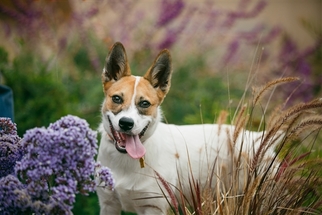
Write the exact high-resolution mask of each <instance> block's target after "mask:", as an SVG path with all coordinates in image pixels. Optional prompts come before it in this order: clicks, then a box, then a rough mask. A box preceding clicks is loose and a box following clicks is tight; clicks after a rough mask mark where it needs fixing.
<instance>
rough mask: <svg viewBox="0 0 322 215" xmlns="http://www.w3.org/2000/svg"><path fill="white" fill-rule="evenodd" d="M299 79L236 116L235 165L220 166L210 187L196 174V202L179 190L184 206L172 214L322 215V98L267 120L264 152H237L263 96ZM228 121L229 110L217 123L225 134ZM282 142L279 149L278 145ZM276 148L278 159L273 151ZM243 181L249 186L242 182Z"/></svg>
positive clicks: (232, 149)
mask: <svg viewBox="0 0 322 215" xmlns="http://www.w3.org/2000/svg"><path fill="white" fill-rule="evenodd" d="M296 80H298V78H294V77H290V78H281V79H277V80H274V81H271V82H269V83H267V84H266V85H265V86H263V87H261V88H259V90H256V91H255V95H254V97H253V99H252V100H251V101H250V103H249V104H250V105H244V106H242V107H241V108H240V109H239V111H238V113H235V116H236V117H235V118H234V121H233V124H234V125H235V128H236V129H235V131H233V133H232V132H231V131H229V130H227V131H226V133H227V135H228V136H229V137H230V138H228V141H227V143H226V144H228V148H229V153H230V156H231V161H232V166H228V165H219V164H218V163H217V162H216V161H215V162H214V163H215V164H214V166H212V170H211V171H209V174H210V175H209V178H210V180H209V181H210V182H209V183H206V185H205V186H202V183H201V182H199V181H196V180H195V178H194V176H193V175H192V174H191V173H190V176H189V180H188V181H189V184H190V190H191V191H190V193H191V195H192V198H191V199H193V202H192V203H191V204H189V203H187V199H188V198H187V197H186V196H184V195H183V192H181V190H180V187H178V188H176V189H177V191H178V192H177V193H179V194H177V195H176V199H177V201H176V202H177V203H178V204H179V205H176V206H175V207H178V208H180V209H179V210H172V211H170V212H169V214H184V215H186V214H215V215H216V214H221V215H230V214H236V215H237V214H321V213H322V168H321V166H322V159H321V158H320V157H312V152H314V147H313V146H316V145H318V144H320V142H321V140H322V137H321V136H322V135H321V133H320V131H321V129H322V117H321V111H322V99H316V100H313V101H311V102H308V103H301V104H297V105H294V106H292V107H289V108H287V109H285V110H283V109H281V108H276V109H275V110H274V111H273V113H272V115H271V117H267V116H265V117H264V119H268V121H267V122H265V127H264V128H266V129H265V131H263V135H262V136H261V137H259V139H258V140H259V141H260V144H259V147H258V148H257V149H254V151H252V152H249V153H245V152H242V151H238V150H236V141H237V139H238V138H239V137H240V136H241V137H242V138H245V133H244V132H245V130H247V129H251V128H252V127H251V126H253V124H252V120H253V119H254V117H255V116H253V113H254V109H255V106H256V105H258V104H259V103H260V102H259V101H260V99H262V97H263V95H264V94H265V93H266V92H267V91H268V90H270V89H271V88H272V87H275V86H276V85H278V84H284V83H289V82H291V81H296ZM281 107H282V106H281ZM265 114H266V112H265ZM227 116H228V114H227V112H225V111H223V112H221V113H220V115H219V117H218V120H217V123H218V124H219V129H222V127H221V126H222V124H224V123H225V121H226V119H227ZM252 129H256V128H252ZM257 130H260V129H259V128H257ZM277 139H278V140H279V141H278V142H279V144H278V145H274V144H275V143H276V140H277ZM242 142H243V141H242ZM310 145H311V147H309V146H310ZM241 147H243V144H242V146H241ZM272 147H274V148H275V154H272V153H271V151H270V149H271V148H272ZM268 155H269V156H268ZM263 164H265V165H263ZM178 171H180V170H178ZM215 173H216V174H217V175H216V174H215ZM213 177H215V178H216V179H217V182H216V184H212V183H211V181H212V180H211V179H212V178H213ZM240 179H242V180H244V181H246V182H247V183H246V184H242V183H240V181H239V180H240ZM160 181H161V184H162V185H163V186H164V187H166V186H167V183H166V182H162V180H161V179H160ZM179 184H180V183H179ZM166 190H168V189H166ZM172 198H174V197H171V199H172ZM189 198H190V197H189ZM172 202H173V201H172ZM178 211H180V213H178Z"/></svg>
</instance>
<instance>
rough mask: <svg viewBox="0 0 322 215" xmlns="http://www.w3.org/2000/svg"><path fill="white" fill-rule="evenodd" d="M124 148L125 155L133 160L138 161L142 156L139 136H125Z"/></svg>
mask: <svg viewBox="0 0 322 215" xmlns="http://www.w3.org/2000/svg"><path fill="white" fill-rule="evenodd" d="M124 136H125V148H126V151H127V153H128V154H129V155H130V156H131V157H132V158H134V159H139V158H141V157H143V156H144V154H145V148H144V146H143V145H142V143H141V140H140V138H139V135H127V134H125V135H124Z"/></svg>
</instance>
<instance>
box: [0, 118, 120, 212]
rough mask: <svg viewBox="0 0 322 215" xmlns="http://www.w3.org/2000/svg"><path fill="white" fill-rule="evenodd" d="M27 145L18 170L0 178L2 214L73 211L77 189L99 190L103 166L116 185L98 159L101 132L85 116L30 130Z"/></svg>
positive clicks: (105, 172) (106, 173)
mask: <svg viewBox="0 0 322 215" xmlns="http://www.w3.org/2000/svg"><path fill="white" fill-rule="evenodd" d="M13 134H14V133H12V135H13ZM2 144H3V143H2V141H1V145H2ZM21 146H22V148H23V151H24V155H23V157H22V158H21V159H19V160H16V161H15V163H16V164H15V167H14V170H15V175H7V176H6V177H3V178H1V179H0V214H21V213H23V214H25V213H35V214H70V213H71V209H72V208H73V204H74V202H75V195H76V194H77V193H81V194H85V195H86V194H88V193H89V192H93V191H94V190H95V186H96V183H95V180H94V172H95V168H96V167H98V166H99V167H100V169H99V170H98V171H97V173H96V176H97V177H98V178H99V179H100V180H103V181H104V185H105V187H108V188H110V189H113V187H114V181H113V178H112V175H111V172H110V170H109V169H108V168H106V167H101V166H100V164H96V163H95V160H94V156H95V155H96V153H97V139H96V132H94V131H92V130H91V129H90V128H89V126H88V123H87V122H86V121H85V120H83V119H80V118H78V117H75V116H70V115H68V116H65V117H63V118H61V119H60V120H58V121H56V122H55V123H53V124H51V125H50V126H49V127H48V128H34V129H31V130H28V131H27V132H26V133H25V135H24V137H23V139H22V140H21ZM1 153H2V152H1ZM2 154H3V153H2ZM2 154H1V155H2ZM1 157H3V156H1Z"/></svg>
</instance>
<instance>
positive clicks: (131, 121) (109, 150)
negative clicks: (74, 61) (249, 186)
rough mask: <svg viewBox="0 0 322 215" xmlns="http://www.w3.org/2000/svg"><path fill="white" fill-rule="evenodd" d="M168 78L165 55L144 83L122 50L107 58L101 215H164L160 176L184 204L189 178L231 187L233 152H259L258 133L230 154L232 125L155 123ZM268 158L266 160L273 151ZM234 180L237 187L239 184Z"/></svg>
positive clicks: (243, 136) (243, 137)
mask: <svg viewBox="0 0 322 215" xmlns="http://www.w3.org/2000/svg"><path fill="white" fill-rule="evenodd" d="M171 73H172V68H171V58H170V54H169V52H168V51H167V50H164V51H162V52H161V53H160V54H159V55H158V57H157V58H156V59H155V61H154V63H153V65H152V66H151V68H150V69H149V70H148V72H147V73H146V74H145V76H144V77H136V76H132V75H131V72H130V68H129V64H128V62H127V57H126V52H125V49H124V47H123V45H122V44H120V43H116V44H115V45H114V46H113V47H112V49H111V52H110V54H109V56H108V57H107V62H106V66H105V68H104V70H103V75H102V78H103V88H104V93H105V100H104V102H103V105H102V115H103V116H102V119H103V122H102V125H101V127H100V131H101V133H102V139H101V143H100V148H99V154H98V160H99V161H100V162H101V164H102V165H104V166H107V167H109V168H110V169H111V171H112V174H113V177H114V179H115V189H114V190H108V189H103V188H98V190H97V193H98V196H99V201H100V207H101V214H108V215H110V214H120V212H121V210H124V211H129V212H135V213H137V214H149V215H151V214H166V213H167V210H168V208H169V203H168V201H170V202H171V200H170V199H169V198H168V201H167V199H166V198H167V195H168V194H169V193H168V192H167V191H166V189H165V187H164V186H163V185H162V182H160V178H159V177H162V180H164V181H166V182H168V183H169V185H170V186H171V187H172V188H173V190H176V189H175V187H176V188H180V190H182V191H183V193H184V194H185V196H186V197H187V198H188V199H189V196H191V190H190V187H189V177H190V179H191V178H193V179H194V180H196V181H198V182H200V184H201V185H205V184H206V183H208V184H209V183H210V181H211V183H212V185H213V186H217V185H216V183H217V182H219V183H220V184H226V183H230V182H229V181H230V180H232V178H231V172H230V169H231V165H232V157H233V156H232V153H234V151H236V152H239V150H241V151H242V152H244V153H247V154H249V155H250V154H252V153H253V152H254V151H256V148H258V147H259V144H260V139H261V137H262V136H263V133H262V132H249V131H242V132H239V133H240V134H239V136H238V138H237V140H236V141H235V143H236V144H234V149H232V148H231V146H232V144H231V142H232V139H233V134H234V129H235V127H234V126H230V125H216V124H207V125H189V126H188V125H187V126H176V125H169V124H164V123H162V122H160V121H161V111H160V108H159V106H160V104H161V103H162V101H163V99H164V97H165V95H166V94H167V92H168V90H169V88H170V79H171ZM267 154H268V155H272V156H273V155H274V152H273V151H270V152H268V153H267ZM142 158H144V163H145V167H143V168H142V167H141V166H140V162H139V160H141V162H142ZM156 172H157V174H158V175H156ZM211 174H212V176H211ZM219 176H222V178H218V177H219ZM239 177H243V174H240V175H239ZM158 179H159V180H158ZM240 181H241V185H240V186H241V187H242V186H243V184H242V181H243V179H241V180H240ZM161 190H162V191H161Z"/></svg>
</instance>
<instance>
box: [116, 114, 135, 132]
mask: <svg viewBox="0 0 322 215" xmlns="http://www.w3.org/2000/svg"><path fill="white" fill-rule="evenodd" d="M119 126H120V128H121V129H123V130H124V131H129V130H131V129H132V128H133V126H134V121H133V119H131V118H129V117H122V118H121V119H120V121H119Z"/></svg>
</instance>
